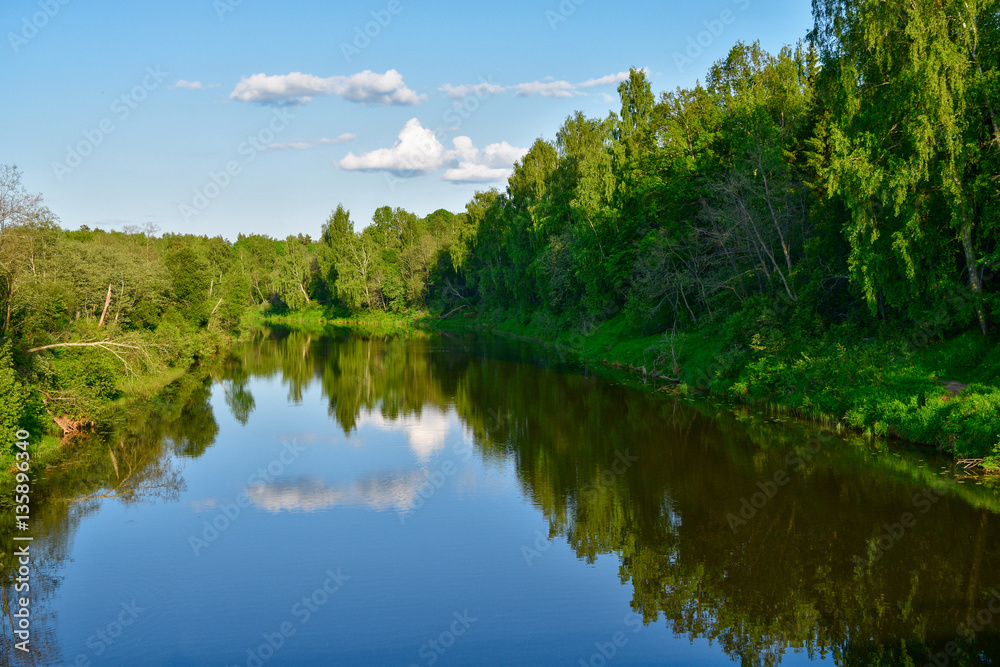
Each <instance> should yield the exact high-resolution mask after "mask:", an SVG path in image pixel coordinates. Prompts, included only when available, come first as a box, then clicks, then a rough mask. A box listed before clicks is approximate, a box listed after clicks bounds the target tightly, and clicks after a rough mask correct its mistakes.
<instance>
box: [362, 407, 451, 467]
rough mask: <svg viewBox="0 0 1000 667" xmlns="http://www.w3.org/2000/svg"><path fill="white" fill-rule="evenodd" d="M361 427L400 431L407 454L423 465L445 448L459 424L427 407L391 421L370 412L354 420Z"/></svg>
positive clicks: (443, 413) (445, 413) (447, 414)
mask: <svg viewBox="0 0 1000 667" xmlns="http://www.w3.org/2000/svg"><path fill="white" fill-rule="evenodd" d="M358 424H359V425H362V426H374V427H375V428H377V429H380V430H383V431H403V432H404V433H406V436H407V439H408V440H409V443H410V451H412V452H413V453H414V454H415V455H416V457H417V458H418V459H419V460H420V461H421V462H424V463H426V462H427V461H429V460H430V458H431V456H433V455H434V454H436V453H437V452H440V451H442V450H443V449H444V448H445V440H446V439H447V437H448V433H449V432H450V431H451V430H452V429H458V428H459V424H458V422H457V420H456V419H455V418H454V415H453V414H452V415H449V413H447V412H444V411H443V410H438V409H434V408H430V407H427V408H425V409H424V410H423V411H421V413H420V414H419V415H417V414H404V415H400V416H398V417H396V418H394V419H386V418H385V417H383V416H382V415H381V414H380V413H378V412H375V411H374V410H370V411H368V412H367V413H362V414H361V415H360V416H359V418H358Z"/></svg>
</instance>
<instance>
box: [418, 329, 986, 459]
mask: <svg viewBox="0 0 1000 667" xmlns="http://www.w3.org/2000/svg"><path fill="white" fill-rule="evenodd" d="M430 324H431V326H434V327H435V328H452V329H456V328H457V329H462V328H473V329H479V330H487V331H493V332H496V333H500V334H504V335H511V336H516V337H518V338H523V339H526V340H532V341H536V342H538V343H542V344H546V345H553V346H556V347H560V348H564V349H567V350H570V351H572V352H574V353H576V354H577V355H579V357H580V358H581V360H583V361H584V362H587V363H598V364H604V365H607V366H611V367H614V368H621V369H624V370H629V371H631V372H634V373H637V374H639V375H641V376H644V377H647V378H652V379H656V380H659V381H666V382H669V383H670V384H671V385H672V391H677V392H681V393H685V392H688V391H702V392H706V393H709V394H713V395H719V396H725V397H728V398H732V399H735V400H738V401H741V402H744V403H748V404H752V405H757V406H762V407H766V408H768V409H769V410H772V411H777V412H782V413H786V414H789V415H792V416H795V417H799V418H804V419H809V420H814V421H818V422H822V423H825V424H829V425H838V426H842V427H847V428H850V429H853V430H855V431H858V432H861V433H864V434H866V435H869V436H876V437H890V438H899V439H902V440H906V441H909V442H913V443H917V444H921V445H926V446H932V447H935V448H937V449H940V450H942V451H945V452H947V453H949V454H950V455H952V456H953V457H954V458H956V459H959V460H965V461H968V462H969V463H970V464H971V465H973V466H975V467H977V468H979V469H981V470H983V471H984V472H993V473H995V472H998V471H1000V384H998V381H1000V346H998V345H997V344H996V343H995V342H994V341H991V340H990V339H987V338H984V337H983V336H981V335H980V334H979V333H978V332H977V331H967V332H964V333H961V334H958V335H955V336H952V337H949V338H947V339H943V340H942V339H940V338H939V339H937V340H934V339H933V337H932V336H929V335H928V334H927V332H925V331H917V332H909V334H907V333H905V332H902V331H891V330H888V331H881V332H871V331H868V332H861V331H858V330H856V329H853V328H851V327H847V326H843V327H831V328H829V329H827V330H815V331H812V332H806V333H802V334H800V335H798V336H796V335H786V332H781V334H784V335H779V333H778V332H776V331H773V330H772V331H769V330H767V329H764V330H762V331H761V332H758V333H756V334H753V335H750V336H747V339H748V340H749V344H746V345H740V344H738V343H736V342H734V338H738V336H734V335H733V332H732V330H731V329H730V330H728V331H727V327H719V326H712V327H706V328H703V329H701V330H696V331H691V332H668V333H666V334H659V335H652V336H645V337H642V336H636V335H634V334H633V333H631V332H630V330H629V326H628V324H627V322H626V321H625V320H624V318H623V317H617V318H613V319H611V320H609V321H607V322H604V323H602V324H600V325H597V326H594V327H593V328H592V329H591V330H590V331H588V332H587V333H583V332H577V331H571V330H566V329H565V328H559V327H555V326H553V324H552V323H551V322H548V321H545V320H539V319H538V318H535V319H532V320H530V321H527V322H524V321H522V320H519V319H517V318H513V317H504V316H502V315H500V316H497V315H494V316H493V317H488V316H481V315H480V316H475V317H460V318H452V319H449V320H444V321H438V320H435V321H433V322H431V323H430Z"/></svg>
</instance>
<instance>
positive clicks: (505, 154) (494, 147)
mask: <svg viewBox="0 0 1000 667" xmlns="http://www.w3.org/2000/svg"><path fill="white" fill-rule="evenodd" d="M527 154H528V149H527V148H518V147H517V146H511V145H510V144H508V143H507V142H506V141H501V142H500V143H499V144H490V145H489V146H487V147H486V148H484V149H483V162H485V163H486V164H488V165H490V166H491V167H498V166H504V167H509V166H511V165H513V164H514V163H515V162H517V161H518V160H520V159H521V158H523V157H524V156H525V155H527Z"/></svg>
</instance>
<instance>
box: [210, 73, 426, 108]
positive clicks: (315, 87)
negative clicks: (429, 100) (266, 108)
mask: <svg viewBox="0 0 1000 667" xmlns="http://www.w3.org/2000/svg"><path fill="white" fill-rule="evenodd" d="M318 95H338V96H340V97H343V98H344V99H345V100H348V101H350V102H356V103H358V104H365V105H412V104H419V103H420V102H421V101H422V100H423V99H424V98H425V97H426V96H425V95H418V94H417V93H416V92H415V91H413V90H411V89H410V88H408V87H407V86H406V83H404V82H403V75H402V74H400V73H399V72H397V71H396V70H394V69H391V70H389V71H387V72H386V73H385V74H378V73H377V72H372V71H371V70H365V71H363V72H358V73H357V74H353V75H351V76H331V77H327V78H323V77H319V76H316V75H314V74H303V73H302V72H291V73H290V74H276V75H272V76H268V75H266V74H263V73H261V74H254V75H253V76H249V77H243V78H242V79H240V82H239V83H238V84H236V87H235V88H234V89H233V92H231V93H230V94H229V98H230V99H233V100H239V101H241V102H258V103H262V104H268V103H270V104H288V105H293V104H307V103H309V102H311V101H312V98H313V97H314V96H318Z"/></svg>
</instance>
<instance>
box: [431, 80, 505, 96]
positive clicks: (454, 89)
mask: <svg viewBox="0 0 1000 667" xmlns="http://www.w3.org/2000/svg"><path fill="white" fill-rule="evenodd" d="M438 90H442V91H444V93H445V94H446V95H448V97H450V98H452V99H456V100H457V99H462V98H463V97H468V96H469V95H476V96H477V97H486V96H487V95H497V94H499V93H502V92H503V91H504V90H505V88H504V87H503V86H500V85H497V84H495V83H490V82H489V81H482V82H480V83H463V84H461V85H458V86H453V85H451V84H450V83H446V84H444V85H443V86H441V87H440V88H438Z"/></svg>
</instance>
